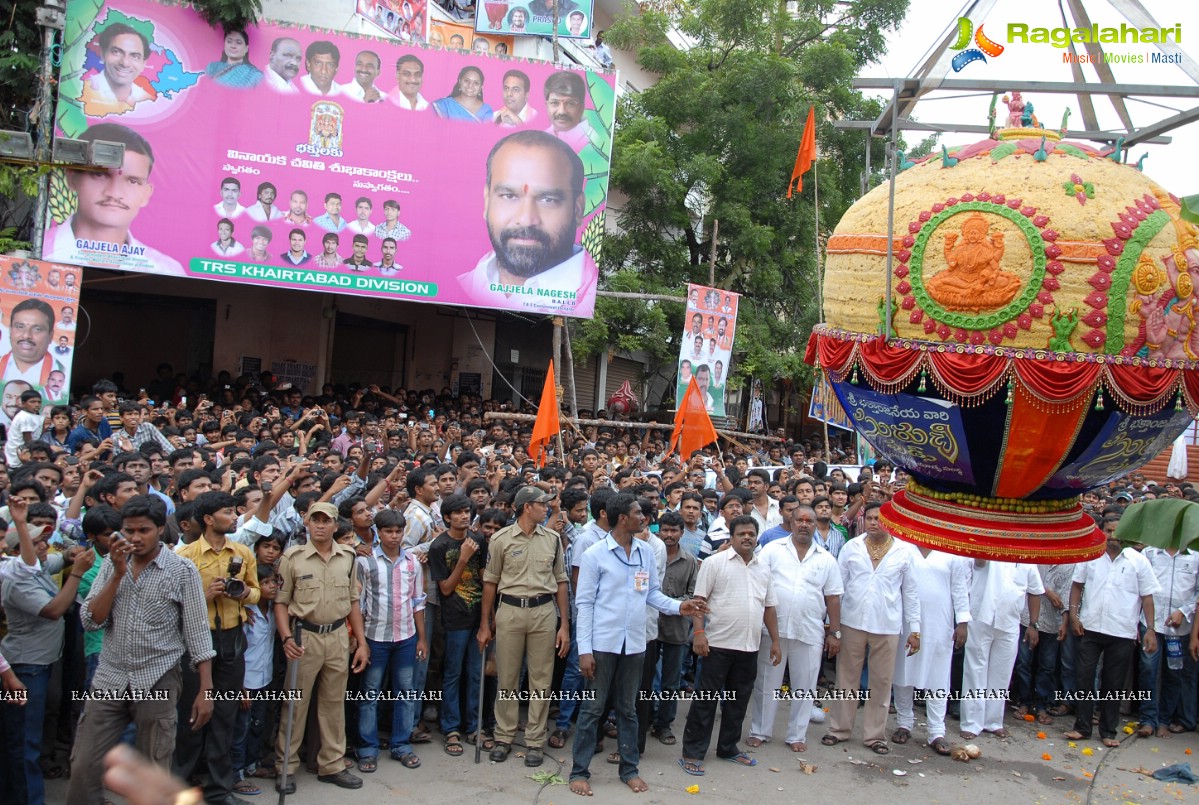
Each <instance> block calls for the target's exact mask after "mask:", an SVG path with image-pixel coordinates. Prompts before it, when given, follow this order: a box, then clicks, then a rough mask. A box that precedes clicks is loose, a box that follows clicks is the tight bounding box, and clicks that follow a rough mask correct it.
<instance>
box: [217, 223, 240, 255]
mask: <svg viewBox="0 0 1199 805" xmlns="http://www.w3.org/2000/svg"><path fill="white" fill-rule="evenodd" d="M216 232H217V238H216V240H215V241H214V242H213V244H212V253H213V254H217V255H220V256H221V257H236V256H237V255H239V254H241V253H242V252H244V251H245V250H246V247H245V246H242V245H241V244H240V243H238V242H237V241H236V240H234V239H233V222H232V221H230V220H229V219H228V218H222V219H221V220H219V221H217V225H216Z"/></svg>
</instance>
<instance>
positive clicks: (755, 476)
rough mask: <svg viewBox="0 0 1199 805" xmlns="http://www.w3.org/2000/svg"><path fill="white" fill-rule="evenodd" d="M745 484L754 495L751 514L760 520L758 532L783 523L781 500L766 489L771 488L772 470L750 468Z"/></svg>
mask: <svg viewBox="0 0 1199 805" xmlns="http://www.w3.org/2000/svg"><path fill="white" fill-rule="evenodd" d="M745 484H746V486H747V487H749V492H750V494H751V495H753V496H754V499H753V500H752V501H750V504H749V516H750V517H752V518H754V520H756V521H757V522H758V533H761V532H763V531H765V530H766V529H768V528H774V527H775V526H776V525H779V524H780V523H782V522H783V515H782V514H780V513H779V502H778V501H777V500H775V499H774V498H772V497H770V495H768V494H766V490H767V489H769V488H770V472H769V471H768V470H763V469H753V470H750V471H749V473H748V474H747V476H746V479H745Z"/></svg>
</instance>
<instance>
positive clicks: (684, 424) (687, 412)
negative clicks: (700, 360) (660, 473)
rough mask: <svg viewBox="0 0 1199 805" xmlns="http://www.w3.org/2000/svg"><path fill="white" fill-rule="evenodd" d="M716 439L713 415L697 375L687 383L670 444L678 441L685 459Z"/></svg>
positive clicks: (680, 452)
mask: <svg viewBox="0 0 1199 805" xmlns="http://www.w3.org/2000/svg"><path fill="white" fill-rule="evenodd" d="M714 441H716V428H715V426H713V425H712V417H710V416H708V407H707V405H705V403H704V398H703V395H702V394H701V393H700V390H699V384H698V383H696V382H695V375H692V376H691V382H690V383H689V384H688V385H687V393H686V394H684V395H683V400H682V402H680V403H679V410H678V412H677V413H676V414H675V415H674V431H673V432H672V433H671V434H670V444H671V445H672V446H674V445H675V444H676V443H677V445H678V449H679V455H681V456H682V457H683V458H684V459H686V458H687V457H688V456H690V455H691V454H692V453H693V452H695V451H696V450H699V449H701V448H702V447H704V445H708V444H711V443H712V442H714Z"/></svg>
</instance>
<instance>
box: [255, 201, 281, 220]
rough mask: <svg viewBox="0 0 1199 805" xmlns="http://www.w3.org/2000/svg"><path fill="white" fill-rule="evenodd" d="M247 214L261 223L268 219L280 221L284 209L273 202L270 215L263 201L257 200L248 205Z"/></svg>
mask: <svg viewBox="0 0 1199 805" xmlns="http://www.w3.org/2000/svg"><path fill="white" fill-rule="evenodd" d="M246 215H248V216H250V218H251V219H252V220H254V221H258V222H259V223H263V224H264V223H266V222H267V221H278V220H279V219H280V218H282V217H283V216H284V212H283V210H281V209H279V208H278V207H277V206H275V205H274V204H272V205H271V211H270V214H269V215H268V214H267V211H266V210H264V209H263V208H262V203H261V202H255V203H254V204H251V205H250V206H249V207H246Z"/></svg>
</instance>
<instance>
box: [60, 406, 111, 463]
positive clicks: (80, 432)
mask: <svg viewBox="0 0 1199 805" xmlns="http://www.w3.org/2000/svg"><path fill="white" fill-rule="evenodd" d="M79 405H80V406H82V408H83V421H81V422H80V423H79V425H78V426H77V427H76V428H75V429H74V430H73V431H71V432H70V433H69V434H67V449H68V450H70V451H71V453H72V454H74V453H78V452H79V444H80V442H90V441H92V440H93V439H94V440H96V441H97V442H99V444H100V454H99V455H98V456H96V457H97V458H99V459H101V460H103V459H104V458H106V454H108V453H109V452H110V451H111V450H112V442H111V441H109V442H108V443H107V444H105V441H104V440H105V439H111V438H112V427H111V426H110V425H109V424H108V418H107V417H106V416H105V415H104V401H103V400H101V399H100V398H99V397H95V396H92V395H90V394H89V395H88V396H86V397H84V398H83V399H82V400H80V401H79Z"/></svg>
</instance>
